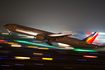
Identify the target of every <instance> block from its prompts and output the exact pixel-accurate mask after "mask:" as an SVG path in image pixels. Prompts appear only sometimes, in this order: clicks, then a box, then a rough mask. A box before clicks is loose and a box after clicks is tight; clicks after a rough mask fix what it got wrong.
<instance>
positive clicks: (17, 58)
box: [15, 57, 30, 60]
mask: <svg viewBox="0 0 105 70" xmlns="http://www.w3.org/2000/svg"><path fill="white" fill-rule="evenodd" d="M15 59H23V60H24V59H30V57H15Z"/></svg>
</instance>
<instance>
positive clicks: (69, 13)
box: [0, 0, 105, 32]
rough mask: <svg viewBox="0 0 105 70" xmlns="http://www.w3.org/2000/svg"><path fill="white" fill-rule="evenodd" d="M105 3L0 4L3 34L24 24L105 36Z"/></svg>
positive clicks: (12, 0) (24, 0) (8, 0)
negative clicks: (14, 26) (9, 27)
mask: <svg viewBox="0 0 105 70" xmlns="http://www.w3.org/2000/svg"><path fill="white" fill-rule="evenodd" d="M104 22H105V0H0V30H1V31H6V30H5V29H4V28H3V25H4V24H7V23H13V24H21V25H25V26H29V27H33V28H38V29H41V30H47V31H51V32H62V31H69V30H70V31H86V30H87V31H101V32H105V28H104V27H105V23H104Z"/></svg>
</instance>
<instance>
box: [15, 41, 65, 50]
mask: <svg viewBox="0 0 105 70" xmlns="http://www.w3.org/2000/svg"><path fill="white" fill-rule="evenodd" d="M14 41H15V42H20V43H27V44H32V45H37V46H44V47H50V48H59V47H55V46H50V45H43V44H37V43H32V42H28V41H20V40H14ZM59 49H64V48H59Z"/></svg>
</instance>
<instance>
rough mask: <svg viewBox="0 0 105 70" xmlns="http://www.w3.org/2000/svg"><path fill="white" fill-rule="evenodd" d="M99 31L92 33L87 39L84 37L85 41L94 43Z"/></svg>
mask: <svg viewBox="0 0 105 70" xmlns="http://www.w3.org/2000/svg"><path fill="white" fill-rule="evenodd" d="M98 34H99V32H98V31H96V32H94V33H93V34H91V35H90V36H88V37H86V38H85V39H83V41H86V42H87V43H93V41H94V40H95V39H96V37H97V36H98Z"/></svg>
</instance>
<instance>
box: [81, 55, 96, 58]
mask: <svg viewBox="0 0 105 70" xmlns="http://www.w3.org/2000/svg"><path fill="white" fill-rule="evenodd" d="M83 57H86V58H97V56H90V55H83Z"/></svg>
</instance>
